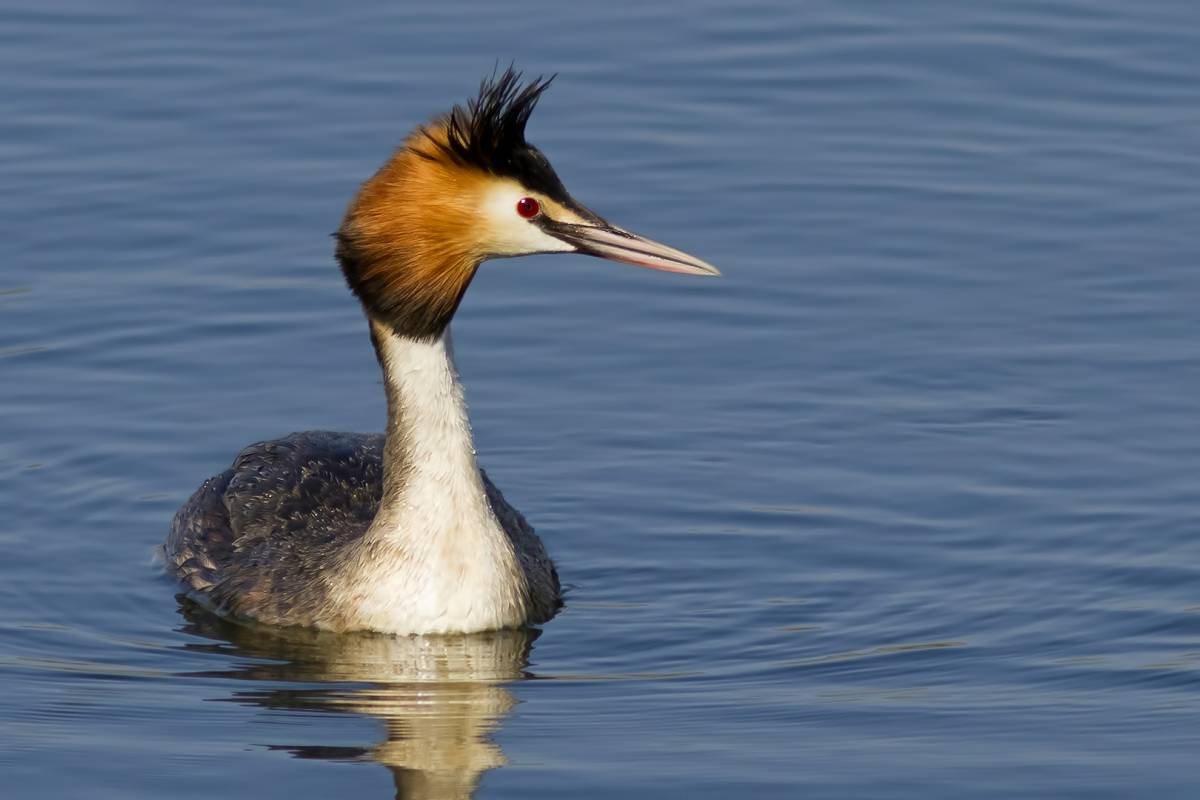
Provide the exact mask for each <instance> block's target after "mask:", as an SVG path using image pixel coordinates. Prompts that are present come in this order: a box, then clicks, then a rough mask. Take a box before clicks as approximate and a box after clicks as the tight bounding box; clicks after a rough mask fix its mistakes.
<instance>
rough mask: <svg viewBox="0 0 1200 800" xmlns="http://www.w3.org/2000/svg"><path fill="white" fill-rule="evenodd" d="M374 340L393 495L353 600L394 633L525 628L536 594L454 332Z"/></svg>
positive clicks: (367, 546) (373, 622)
mask: <svg viewBox="0 0 1200 800" xmlns="http://www.w3.org/2000/svg"><path fill="white" fill-rule="evenodd" d="M374 334H375V339H376V347H377V349H378V353H379V360H380V364H381V365H382V367H383V374H384V382H385V383H386V386H387V394H388V430H387V444H386V447H385V450H384V493H383V499H382V502H381V504H380V508H379V513H378V514H377V516H376V518H375V520H374V521H373V522H372V523H371V528H370V530H369V531H368V532H367V534H366V536H365V537H364V540H363V552H362V553H361V554H360V558H359V559H358V560H357V561H358V563H357V564H356V565H354V566H353V567H352V569H353V570H354V571H355V572H357V573H358V580H356V581H355V584H357V586H356V589H357V590H358V591H356V592H355V593H354V594H355V597H354V598H353V600H352V602H353V603H354V605H356V606H357V607H358V609H359V611H360V613H361V614H362V615H364V616H365V617H366V618H367V619H369V626H370V627H372V628H374V629H376V630H383V631H391V632H395V633H411V632H424V633H434V632H446V633H451V632H458V631H469V630H483V629H490V628H499V627H511V626H513V625H519V624H521V623H522V622H523V621H524V619H525V616H526V609H527V607H528V594H529V590H528V586H527V582H526V579H525V575H524V572H523V571H522V570H521V568H520V565H519V562H518V560H517V556H516V553H515V551H514V548H513V544H512V541H511V540H510V539H509V537H508V536H507V534H506V533H505V532H504V530H503V528H502V527H501V525H500V523H499V522H498V521H497V519H496V517H495V515H494V514H493V513H492V509H491V506H490V505H489V503H488V500H487V493H486V491H485V489H484V486H483V479H482V477H481V475H480V473H479V466H478V464H477V463H476V461H475V447H474V442H473V440H472V437H471V423H470V421H469V420H468V418H467V406H466V400H465V398H464V396H463V388H462V384H461V383H460V382H459V378H458V370H457V369H456V368H455V365H454V351H453V346H452V344H451V340H450V332H449V330H448V329H447V331H446V332H445V333H444V334H443V335H442V336H440V337H438V338H437V339H434V340H433V341H416V340H413V339H409V338H407V337H404V336H401V335H399V334H397V333H395V332H394V331H392V330H391V329H389V328H386V327H385V326H381V325H376V326H374Z"/></svg>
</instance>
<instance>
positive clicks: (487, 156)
mask: <svg viewBox="0 0 1200 800" xmlns="http://www.w3.org/2000/svg"><path fill="white" fill-rule="evenodd" d="M554 77H555V76H553V75H551V76H550V77H549V78H541V77H538V78H535V79H534V80H532V81H529V82H528V83H525V82H523V81H522V75H521V73H520V72H517V71H516V70H515V69H513V68H512V67H511V66H510V67H508V68H507V69H506V70H504V72H503V73H501V74H499V75H497V74H495V73H493V74H492V76H491V77H490V78H485V79H484V80H483V82H482V83H481V84H480V85H479V95H478V96H476V97H474V98H472V99H471V100H470V101H468V102H467V105H466V107H465V108H464V107H463V106H461V105H459V106H455V107H454V108H453V109H452V110H451V111H450V113H449V114H447V115H446V117H445V118H444V120H445V124H446V141H445V142H444V143H443V142H440V141H439V142H438V143H437V144H438V146H439V148H440V149H441V150H442V151H443V152H444V153H445V154H446V155H448V156H449V157H450V158H452V159H454V160H455V161H456V162H458V163H460V164H463V165H469V166H474V167H478V168H479V169H483V170H487V171H488V172H493V173H496V174H506V173H509V172H511V171H512V169H513V165H514V162H515V161H520V160H521V156H522V155H523V154H524V152H525V151H528V150H529V149H531V148H530V145H529V143H528V142H526V141H525V125H526V123H528V122H529V116H530V114H532V113H533V109H534V108H535V107H536V106H537V102H538V100H539V99H540V98H541V96H542V92H544V91H546V89H547V88H548V87H549V86H550V82H551V81H553V80H554Z"/></svg>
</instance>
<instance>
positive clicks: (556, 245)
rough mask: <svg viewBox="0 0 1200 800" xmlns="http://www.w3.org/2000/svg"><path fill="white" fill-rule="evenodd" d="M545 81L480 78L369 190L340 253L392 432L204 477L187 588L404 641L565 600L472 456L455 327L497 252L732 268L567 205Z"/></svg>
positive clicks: (284, 617) (254, 454) (239, 462)
mask: <svg viewBox="0 0 1200 800" xmlns="http://www.w3.org/2000/svg"><path fill="white" fill-rule="evenodd" d="M549 83H550V81H549V80H541V79H538V80H534V81H532V82H529V83H527V84H523V83H522V81H521V76H520V74H519V73H515V72H514V71H513V70H512V69H511V68H510V69H508V70H506V71H505V72H504V73H503V74H502V75H499V76H493V77H492V78H491V79H489V80H485V81H484V82H483V84H482V85H481V86H480V92H479V96H478V97H476V98H474V99H472V100H471V101H470V102H468V103H467V105H466V108H463V107H461V106H455V107H454V109H453V110H451V111H450V113H449V114H446V115H444V116H442V117H439V118H437V119H435V120H433V121H432V122H430V123H429V124H427V125H422V126H418V127H417V129H416V130H415V131H414V132H413V133H412V134H410V135H409V137H408V138H407V139H406V140H405V142H404V144H403V145H401V147H400V148H399V149H398V150H397V151H396V152H395V154H394V155H393V156H392V157H391V159H390V160H389V161H388V162H387V163H386V164H385V165H384V166H383V168H382V169H380V170H379V171H378V172H377V173H375V175H374V176H373V177H372V178H370V179H369V180H368V181H367V182H366V183H365V184H363V186H362V188H361V190H360V191H359V193H358V195H357V197H355V198H354V200H353V202H351V204H350V208H349V210H348V211H347V212H346V217H345V220H344V221H343V222H342V226H341V228H340V229H339V230H338V232H337V258H338V261H339V262H340V263H341V267H342V271H343V272H344V273H345V276H346V281H347V283H348V284H349V285H350V288H351V290H353V292H354V294H355V295H357V297H358V299H359V301H361V302H362V305H363V308H364V310H365V311H366V316H367V320H368V322H369V324H370V329H371V341H372V343H373V344H374V345H375V353H376V356H377V357H378V359H379V364H380V367H381V368H382V369H383V377H384V385H385V389H386V393H387V414H388V421H387V430H386V433H384V434H383V435H378V434H375V435H372V434H359V433H331V432H327V431H309V432H306V433H293V434H291V435H290V436H286V437H284V438H282V439H276V440H274V441H269V442H260V443H258V444H253V445H250V446H249V447H247V448H246V449H245V450H243V451H242V452H241V453H240V454H239V455H238V457H237V458H236V459H235V460H234V462H233V465H232V466H231V467H230V468H229V469H227V470H225V471H224V472H222V473H221V474H220V475H217V476H215V477H213V478H210V479H209V480H207V481H205V482H204V484H203V485H201V486H200V488H199V489H198V490H197V491H196V493H195V494H194V495H192V497H191V499H189V500H188V501H187V503H185V504H184V506H183V508H181V509H180V510H179V512H178V513H177V514H176V515H175V519H174V521H173V522H172V524H171V532H170V535H169V536H168V537H167V541H166V545H165V548H164V555H165V558H166V563H167V568H168V570H169V571H170V572H171V573H172V574H173V575H174V576H175V577H177V578H178V579H180V580H181V581H182V582H183V583H184V585H185V586H186V588H187V590H188V592H189V594H190V595H192V596H193V597H195V598H196V599H198V600H200V601H201V602H203V603H205V604H206V605H208V606H211V607H213V608H215V609H216V610H217V611H218V612H220V613H223V614H227V615H229V616H231V617H235V618H243V619H251V620H256V621H258V622H263V623H267V624H275V625H303V626H311V627H316V628H323V629H327V630H333V631H350V630H374V631H380V632H384V633H396V634H420V633H471V632H476V631H484V630H493V629H499V628H511V627H517V626H521V625H525V624H530V623H540V622H545V621H547V620H549V619H550V618H551V617H552V616H554V614H555V612H556V611H557V610H558V609H559V608H560V607H561V605H562V600H561V597H560V589H559V582H558V574H557V573H556V572H555V569H554V564H553V563H552V562H551V561H550V558H549V557H548V556H547V555H546V551H545V550H544V549H543V547H542V543H541V541H540V540H539V539H538V537H537V536H536V535H535V534H534V532H533V529H532V528H531V527H530V526H529V524H528V523H527V522H526V521H525V518H524V517H522V516H521V514H520V513H519V512H518V511H517V510H516V509H514V508H513V507H512V506H510V505H509V504H508V503H507V502H505V500H504V496H503V495H501V494H500V490H498V489H497V488H496V487H495V486H494V485H493V484H492V482H491V481H490V480H488V478H487V476H486V475H485V474H483V472H481V471H480V469H479V467H478V465H477V464H476V462H475V449H474V445H473V443H472V439H471V426H470V423H469V422H468V420H467V409H466V403H465V401H464V399H463V390H462V385H461V384H460V383H459V378H458V372H457V370H456V369H455V366H454V358H453V348H452V347H451V343H450V330H449V325H450V320H451V318H452V317H453V316H454V312H455V310H456V309H457V308H458V304H459V302H460V301H461V300H462V297H463V293H464V292H466V290H467V286H468V285H469V284H470V283H471V279H472V277H474V275H475V270H476V269H477V268H478V267H479V265H480V263H482V262H483V261H485V260H487V259H490V258H507V257H511V256H522V255H530V254H533V253H583V254H586V255H592V256H599V257H601V258H608V259H612V260H614V261H623V262H626V263H629V264H636V265H638V266H642V267H649V268H651V269H659V270H665V271H667V272H680V273H685V274H690V275H717V274H719V273H718V272H717V270H716V268H714V267H712V266H711V265H709V264H706V263H705V262H703V261H701V260H699V259H697V258H693V257H692V256H689V255H687V254H686V253H682V252H680V251H678V250H675V249H674V248H671V247H667V246H666V245H662V244H659V243H657V242H652V241H650V240H648V239H644V238H642V237H640V236H636V235H634V234H632V233H629V232H628V231H625V230H622V229H621V228H618V227H616V226H615V225H612V224H610V223H608V222H606V221H605V220H604V219H602V218H601V217H599V216H597V215H596V214H594V213H592V212H591V211H589V210H588V209H586V208H584V207H583V206H582V205H580V204H579V203H577V202H576V201H575V200H574V199H572V198H571V196H570V195H569V194H567V190H566V189H565V188H564V187H563V185H562V182H561V181H560V180H559V179H558V176H557V175H555V173H554V170H553V169H552V168H551V166H550V162H549V161H547V160H546V157H545V156H544V155H542V153H541V151H540V150H538V149H537V148H536V147H534V146H532V145H530V144H529V143H527V142H526V141H525V124H526V122H527V121H528V120H529V115H530V114H531V113H532V112H533V109H534V106H535V105H536V104H537V101H538V98H539V97H540V96H541V94H542V92H544V91H545V89H546V87H547V86H548V85H549Z"/></svg>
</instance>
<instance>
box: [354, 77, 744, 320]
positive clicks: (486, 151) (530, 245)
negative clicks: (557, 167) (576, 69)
mask: <svg viewBox="0 0 1200 800" xmlns="http://www.w3.org/2000/svg"><path fill="white" fill-rule="evenodd" d="M550 80H552V78H551V79H548V80H542V79H537V80H534V81H531V82H529V83H523V82H522V80H521V75H520V74H519V73H517V72H514V71H513V70H512V69H511V68H509V69H508V70H506V71H505V72H504V73H503V74H501V75H499V76H493V77H492V78H491V79H488V80H485V81H484V82H483V84H482V85H481V86H480V91H479V95H478V96H477V97H476V98H474V99H472V100H471V101H470V102H468V103H467V105H466V107H465V108H464V107H462V106H455V107H454V109H453V110H451V111H450V113H448V114H446V115H444V116H442V117H439V118H437V119H435V120H433V121H432V122H430V123H429V124H427V125H422V126H419V127H418V128H417V129H416V130H415V131H414V132H413V133H412V134H410V135H409V137H408V139H407V140H406V141H405V142H404V144H403V145H402V146H401V147H400V148H399V149H398V150H397V151H396V153H395V154H394V155H393V156H392V158H391V159H390V160H389V161H388V163H387V164H385V165H384V166H383V168H382V169H380V170H379V172H377V173H376V174H375V175H374V176H373V177H372V178H371V179H370V180H368V181H367V182H366V183H365V184H364V185H363V187H362V189H361V191H360V192H359V194H358V196H357V197H356V198H355V199H354V201H353V202H352V203H351V205H350V209H349V211H348V212H347V214H346V218H345V220H344V222H343V223H342V227H341V228H340V230H339V231H338V233H337V239H338V249H337V255H338V259H339V261H340V262H341V265H342V269H343V271H344V272H345V274H346V280H347V282H348V283H349V284H350V288H351V289H352V290H353V291H354V293H355V294H356V295H358V297H359V299H360V300H361V301H362V303H363V305H364V306H365V307H366V309H367V312H368V313H369V314H370V315H371V316H372V317H373V318H375V319H377V320H378V321H380V322H386V323H387V324H389V325H391V326H392V328H393V329H394V330H396V331H397V332H398V333H401V334H403V335H406V336H410V337H413V338H419V339H426V338H433V337H436V336H438V335H439V334H441V332H442V331H443V330H444V329H445V327H446V325H448V324H449V322H450V319H451V317H453V315H454V311H455V310H456V309H457V308H458V304H459V302H460V301H461V300H462V296H463V293H464V292H465V291H466V289H467V286H468V285H469V284H470V282H471V278H472V277H474V275H475V270H476V269H477V268H478V266H479V264H480V263H482V262H483V261H485V260H487V259H490V258H507V257H511V256H521V255H530V254H534V253H582V254H585V255H591V256H598V257H601V258H607V259H611V260H613V261H623V262H625V263H628V264H635V265H637V266H641V267H648V268H650V269H658V270H664V271H666V272H679V273H684V274H689V275H718V274H720V273H719V272H718V271H717V269H716V268H715V267H713V266H712V265H710V264H707V263H705V262H704V261H701V260H700V259H698V258H694V257H693V256H690V255H688V254H686V253H683V252H680V251H679V250H676V249H674V248H672V247H668V246H666V245H663V244H659V243H658V242H654V241H651V240H649V239H646V238H643V237H641V236H638V235H636V234H633V233H630V232H628V231H626V230H623V229H621V228H618V227H617V226H615V225H613V224H611V223H609V222H607V221H606V220H604V219H603V218H601V217H600V216H599V215H597V214H595V213H594V212H592V211H590V210H588V209H587V208H585V207H584V206H583V205H581V204H580V203H578V202H576V201H575V199H574V198H572V197H571V195H570V194H568V193H567V190H566V189H565V188H564V187H563V184H562V181H560V180H559V178H558V175H556V174H555V172H554V169H553V168H552V167H551V166H550V162H549V161H548V160H547V159H546V156H544V155H543V154H542V152H541V151H540V150H538V149H537V148H536V147H534V146H533V145H531V144H529V143H528V142H526V141H525V125H526V123H527V122H528V120H529V116H530V114H531V113H533V109H534V106H536V105H537V101H538V99H539V98H540V97H541V95H542V93H543V92H544V91H545V90H546V88H547V86H549V84H550Z"/></svg>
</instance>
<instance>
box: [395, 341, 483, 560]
mask: <svg viewBox="0 0 1200 800" xmlns="http://www.w3.org/2000/svg"><path fill="white" fill-rule="evenodd" d="M374 335H375V346H376V348H377V350H378V355H379V363H380V366H381V367H382V368H383V380H384V384H385V387H386V389H387V401H388V427H387V446H386V448H385V451H384V452H385V461H384V504H385V506H391V508H390V509H388V510H389V511H392V512H395V511H397V510H399V509H398V508H396V506H397V505H398V504H399V505H400V506H401V507H402V508H408V507H415V508H416V509H417V510H420V511H421V512H422V513H423V514H425V515H426V516H428V515H429V514H432V513H434V512H438V511H450V512H455V514H461V511H462V510H463V508H464V507H465V506H472V507H474V506H477V505H480V504H482V505H483V506H486V505H487V496H486V494H485V493H484V489H483V481H482V480H481V479H480V476H479V465H478V464H477V463H476V461H475V443H474V440H473V439H472V437H471V422H470V420H469V419H468V418H467V402H466V398H465V397H464V394H463V387H462V383H461V382H460V381H459V377H458V369H457V367H456V366H455V364H454V345H453V343H452V341H451V339H450V330H449V329H447V330H446V332H445V333H444V334H442V336H440V337H438V338H437V339H434V340H433V341H415V340H413V339H409V338H407V337H405V336H401V335H399V334H397V333H395V332H394V331H392V330H391V329H389V328H386V327H384V326H376V327H375V329H374ZM400 534H401V536H403V537H404V539H405V540H406V541H408V540H410V539H411V537H410V536H408V535H407V534H406V533H405V532H400Z"/></svg>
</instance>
